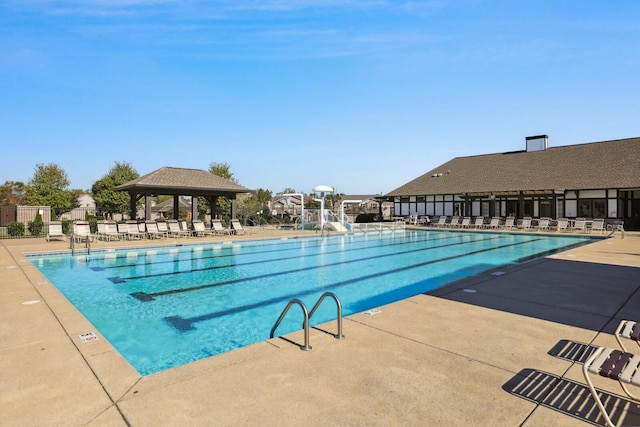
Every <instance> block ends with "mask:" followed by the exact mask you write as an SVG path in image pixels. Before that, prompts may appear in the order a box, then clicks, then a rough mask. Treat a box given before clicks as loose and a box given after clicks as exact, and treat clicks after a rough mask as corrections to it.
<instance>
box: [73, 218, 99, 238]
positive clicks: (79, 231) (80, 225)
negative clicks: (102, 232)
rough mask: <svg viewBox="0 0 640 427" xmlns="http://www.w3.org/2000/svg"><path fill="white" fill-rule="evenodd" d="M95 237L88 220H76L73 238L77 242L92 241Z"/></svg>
mask: <svg viewBox="0 0 640 427" xmlns="http://www.w3.org/2000/svg"><path fill="white" fill-rule="evenodd" d="M93 237H94V236H93V234H91V228H90V227H89V222H88V221H75V222H74V223H73V239H74V240H75V241H76V242H82V241H87V240H89V241H91V240H93Z"/></svg>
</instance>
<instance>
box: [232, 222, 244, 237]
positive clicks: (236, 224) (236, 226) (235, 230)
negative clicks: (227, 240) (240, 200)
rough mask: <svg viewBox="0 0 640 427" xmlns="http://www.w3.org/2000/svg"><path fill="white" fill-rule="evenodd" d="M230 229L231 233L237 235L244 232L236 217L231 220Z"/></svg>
mask: <svg viewBox="0 0 640 427" xmlns="http://www.w3.org/2000/svg"><path fill="white" fill-rule="evenodd" d="M231 229H232V230H233V234H236V235H238V236H240V235H242V234H244V228H242V224H240V221H238V220H237V219H232V220H231Z"/></svg>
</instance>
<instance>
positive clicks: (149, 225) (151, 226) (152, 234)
mask: <svg viewBox="0 0 640 427" xmlns="http://www.w3.org/2000/svg"><path fill="white" fill-rule="evenodd" d="M144 225H145V228H146V230H147V236H149V238H150V239H164V238H165V237H167V233H163V232H161V231H160V230H159V229H158V223H157V222H155V221H153V220H149V221H145V223H144Z"/></svg>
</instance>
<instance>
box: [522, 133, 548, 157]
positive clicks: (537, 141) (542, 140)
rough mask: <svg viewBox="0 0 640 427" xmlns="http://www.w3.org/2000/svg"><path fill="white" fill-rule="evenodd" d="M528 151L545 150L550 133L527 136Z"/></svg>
mask: <svg viewBox="0 0 640 427" xmlns="http://www.w3.org/2000/svg"><path fill="white" fill-rule="evenodd" d="M525 141H526V142H527V153H529V152H531V151H544V150H546V149H547V146H548V143H549V135H537V136H527V137H526V138H525Z"/></svg>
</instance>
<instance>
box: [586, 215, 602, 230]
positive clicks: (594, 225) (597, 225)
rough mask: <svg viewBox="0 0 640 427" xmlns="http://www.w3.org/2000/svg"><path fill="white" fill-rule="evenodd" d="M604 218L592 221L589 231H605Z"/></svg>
mask: <svg viewBox="0 0 640 427" xmlns="http://www.w3.org/2000/svg"><path fill="white" fill-rule="evenodd" d="M604 230H605V229H604V219H602V218H599V219H594V220H593V222H592V223H591V228H588V229H587V231H588V232H589V233H591V232H592V231H597V232H599V233H604Z"/></svg>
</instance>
